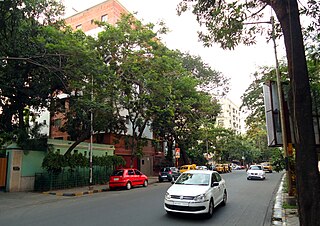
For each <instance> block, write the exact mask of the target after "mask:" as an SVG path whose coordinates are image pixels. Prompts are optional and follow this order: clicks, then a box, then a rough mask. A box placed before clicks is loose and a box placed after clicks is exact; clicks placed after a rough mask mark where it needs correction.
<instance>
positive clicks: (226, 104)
mask: <svg viewBox="0 0 320 226" xmlns="http://www.w3.org/2000/svg"><path fill="white" fill-rule="evenodd" d="M219 103H220V104H221V113H220V114H219V115H218V117H217V121H216V125H217V126H218V127H223V128H226V129H232V130H234V131H236V133H238V134H240V133H243V132H244V126H243V119H242V115H241V111H240V108H239V106H237V105H236V104H234V103H233V102H232V101H231V100H230V99H228V98H222V99H221V100H220V101H219Z"/></svg>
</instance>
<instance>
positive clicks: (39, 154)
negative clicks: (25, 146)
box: [21, 151, 46, 176]
mask: <svg viewBox="0 0 320 226" xmlns="http://www.w3.org/2000/svg"><path fill="white" fill-rule="evenodd" d="M45 156H46V152H43V151H23V157H22V166H21V176H34V174H35V173H42V172H44V171H45V170H44V169H43V168H42V167H41V165H42V161H43V159H44V157H45Z"/></svg>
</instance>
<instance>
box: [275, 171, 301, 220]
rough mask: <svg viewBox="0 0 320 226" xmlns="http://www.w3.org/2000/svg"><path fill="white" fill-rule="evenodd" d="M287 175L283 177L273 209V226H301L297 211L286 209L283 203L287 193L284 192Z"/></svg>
mask: <svg viewBox="0 0 320 226" xmlns="http://www.w3.org/2000/svg"><path fill="white" fill-rule="evenodd" d="M284 180H285V174H284V175H283V177H282V180H281V183H280V185H279V189H278V192H277V194H276V199H275V203H274V207H273V216H272V225H275V226H276V225H282V226H299V225H300V222H299V217H298V210H297V209H284V208H283V202H284V197H285V195H286V194H285V193H284V191H283V182H284Z"/></svg>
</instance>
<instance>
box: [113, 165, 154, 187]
mask: <svg viewBox="0 0 320 226" xmlns="http://www.w3.org/2000/svg"><path fill="white" fill-rule="evenodd" d="M135 186H144V187H147V186H148V177H147V176H146V175H144V174H143V173H141V172H140V171H139V170H137V169H131V168H129V169H118V170H115V171H113V173H112V174H111V176H110V181H109V188H110V190H114V189H116V188H126V189H128V190H130V189H131V188H132V187H135Z"/></svg>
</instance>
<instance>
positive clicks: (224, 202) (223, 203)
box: [221, 191, 228, 206]
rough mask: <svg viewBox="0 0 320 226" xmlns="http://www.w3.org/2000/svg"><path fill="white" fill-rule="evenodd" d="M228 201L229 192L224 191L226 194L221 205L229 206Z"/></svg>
mask: <svg viewBox="0 0 320 226" xmlns="http://www.w3.org/2000/svg"><path fill="white" fill-rule="evenodd" d="M227 199H228V195H227V191H224V193H223V198H222V202H221V204H222V205H223V206H225V205H226V204H227Z"/></svg>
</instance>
